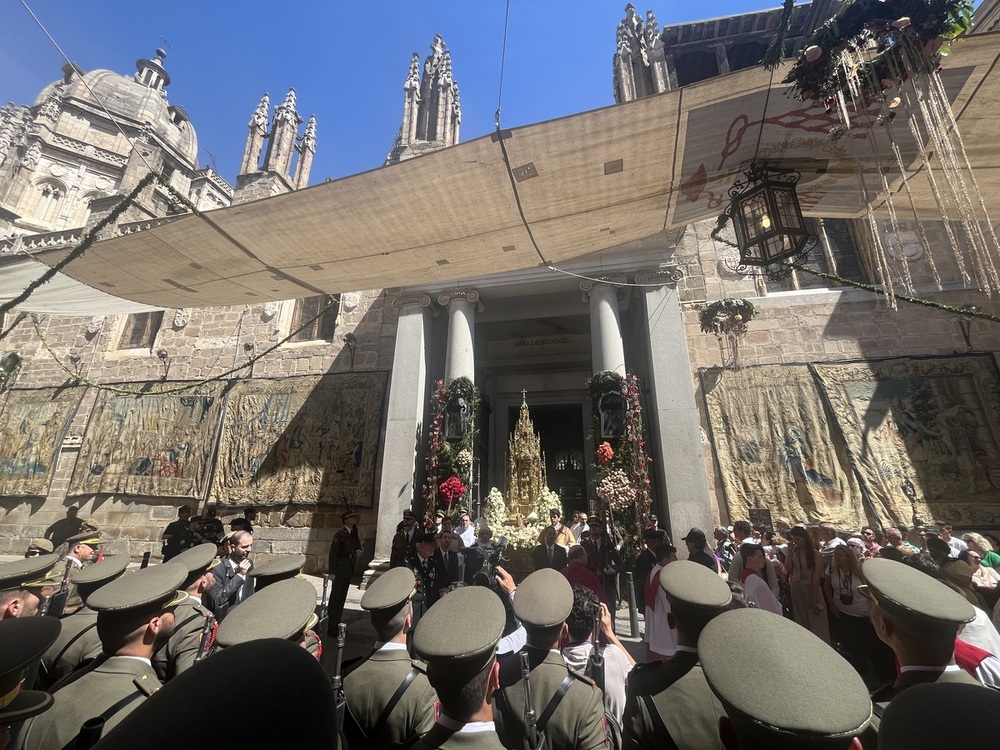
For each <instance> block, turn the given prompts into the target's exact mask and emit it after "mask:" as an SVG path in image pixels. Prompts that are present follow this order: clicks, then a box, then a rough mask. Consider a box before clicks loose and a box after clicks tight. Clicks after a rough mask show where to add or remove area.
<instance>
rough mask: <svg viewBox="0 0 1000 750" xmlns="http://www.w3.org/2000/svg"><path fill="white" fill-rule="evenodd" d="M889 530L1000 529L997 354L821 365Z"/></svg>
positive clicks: (824, 384)
mask: <svg viewBox="0 0 1000 750" xmlns="http://www.w3.org/2000/svg"><path fill="white" fill-rule="evenodd" d="M813 369H814V371H815V373H816V378H817V382H818V384H819V385H820V387H821V388H822V389H823V391H824V396H825V397H826V399H827V400H828V402H829V404H830V408H831V411H832V413H833V414H834V415H835V419H836V422H837V426H838V427H839V428H840V431H841V433H842V434H843V438H844V442H845V445H846V446H847V450H848V452H849V453H850V455H851V456H852V458H853V459H854V462H855V464H856V466H857V469H858V474H859V476H860V478H861V481H862V482H863V483H864V485H865V488H866V489H867V490H868V492H869V494H870V495H871V497H872V498H873V501H874V502H875V504H876V505H877V506H879V507H882V508H885V513H886V516H883V520H884V521H885V522H886V523H893V524H904V523H905V524H908V523H912V518H913V508H912V506H911V505H910V503H909V501H908V500H907V498H906V497H905V495H904V494H903V492H902V489H901V484H902V482H903V481H904V479H906V478H909V479H910V481H911V482H912V483H913V485H914V487H915V488H916V494H917V497H916V510H917V513H918V515H919V516H920V518H921V520H922V521H923V522H925V523H929V522H930V521H932V520H943V521H949V522H951V523H953V524H955V525H956V526H994V525H997V524H1000V432H998V431H1000V379H998V373H997V366H996V363H995V361H994V359H993V357H992V356H990V355H970V356H959V357H930V358H905V359H890V360H883V361H878V362H852V363H847V364H829V365H820V364H817V365H814V366H813Z"/></svg>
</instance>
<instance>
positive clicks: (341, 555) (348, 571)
mask: <svg viewBox="0 0 1000 750" xmlns="http://www.w3.org/2000/svg"><path fill="white" fill-rule="evenodd" d="M340 521H341V523H343V524H344V526H343V528H342V529H340V531H338V532H337V533H336V534H335V535H334V537H333V542H331V544H330V556H329V558H328V560H327V565H328V567H327V570H329V571H330V575H332V576H333V586H332V587H331V590H330V607H329V612H330V615H329V616H330V619H329V620H328V622H327V629H328V633H327V634H328V635H333V634H335V633H336V632H337V625H338V624H339V623H340V619H341V617H343V615H344V603H345V602H346V601H347V591H348V589H349V588H350V587H351V579H352V578H354V566H355V563H356V562H357V559H358V555H359V554H360V553H361V536H360V534H359V532H358V514H357V513H355V512H353V511H350V510H348V511H345V512H343V513H341V514H340Z"/></svg>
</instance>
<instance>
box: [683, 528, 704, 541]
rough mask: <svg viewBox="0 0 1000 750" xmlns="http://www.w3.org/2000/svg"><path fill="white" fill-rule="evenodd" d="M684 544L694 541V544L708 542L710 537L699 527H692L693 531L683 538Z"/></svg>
mask: <svg viewBox="0 0 1000 750" xmlns="http://www.w3.org/2000/svg"><path fill="white" fill-rule="evenodd" d="M681 541H682V542H687V541H692V542H698V541H702V542H706V541H708V537H707V536H705V532H704V531H702V530H701V529H699V528H698V527H697V526H692V527H691V530H690V531H689V532H688V533H687V536H682V537H681Z"/></svg>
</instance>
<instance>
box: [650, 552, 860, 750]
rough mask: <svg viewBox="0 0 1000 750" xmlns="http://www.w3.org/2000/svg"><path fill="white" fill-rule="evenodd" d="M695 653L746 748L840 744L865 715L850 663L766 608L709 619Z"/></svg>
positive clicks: (856, 731)
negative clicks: (807, 666) (820, 742)
mask: <svg viewBox="0 0 1000 750" xmlns="http://www.w3.org/2000/svg"><path fill="white" fill-rule="evenodd" d="M676 564H677V563H671V564H670V565H669V566H668V567H673V566H674V565H676ZM865 565H868V563H865ZM698 656H699V658H700V660H701V665H702V669H703V670H704V672H705V679H706V680H708V685H709V687H710V688H712V691H713V692H714V693H715V694H716V696H718V698H719V700H720V701H721V702H722V704H723V706H724V707H725V709H726V714H727V715H728V716H729V720H730V721H731V722H732V724H733V727H734V728H735V729H736V731H737V732H738V733H739V734H740V735H741V737H743V738H744V739H749V740H753V742H752V743H750V742H747V743H746V745H745V746H747V747H750V746H752V747H776V748H777V747H780V748H787V747H800V746H808V743H809V741H814V742H815V741H824V740H827V741H828V740H845V741H846V740H848V739H850V738H851V737H856V736H857V735H859V734H860V733H861V732H862V731H864V729H865V728H866V727H867V726H868V723H869V722H870V720H871V716H872V702H871V699H870V698H869V697H868V689H867V688H866V687H865V683H864V681H863V680H862V679H861V676H860V675H859V674H858V673H857V671H855V669H854V667H852V666H851V665H850V664H849V663H848V662H847V661H846V660H845V659H844V657H842V656H841V655H840V654H838V653H837V652H836V651H834V650H833V649H832V648H831V647H830V646H828V645H827V644H826V643H824V642H823V641H821V640H820V639H819V638H818V637H816V636H815V635H813V634H812V633H811V632H809V631H808V630H806V629H805V628H804V627H802V626H801V625H798V624H797V623H795V622H793V621H792V620H787V619H785V618H784V617H780V616H778V615H775V614H773V613H771V612H768V611H767V610H764V609H736V610H732V611H730V612H724V613H722V614H721V615H719V616H718V617H716V618H714V619H713V620H712V621H711V622H709V623H708V625H706V626H705V629H704V630H703V631H702V633H701V637H700V638H699V639H698ZM789 664H799V665H804V664H808V665H809V668H808V669H789V667H788V665H789ZM817 675H822V679H817ZM748 677H749V678H750V679H751V681H752V683H753V684H752V686H751V687H750V688H749V689H748V685H747V679H748ZM833 686H835V687H833ZM831 690H832V691H833V692H831ZM741 746H743V745H741ZM844 746H845V747H846V744H845V745H844Z"/></svg>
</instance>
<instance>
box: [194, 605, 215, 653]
mask: <svg viewBox="0 0 1000 750" xmlns="http://www.w3.org/2000/svg"><path fill="white" fill-rule="evenodd" d="M214 625H215V615H212V614H210V615H209V616H208V617H206V618H205V624H204V625H203V626H202V628H201V640H199V641H198V653H197V655H196V656H195V657H194V663H195V664H197V663H198V662H200V661H201V660H202V659H204V658H205V657H206V656H208V654H209V649H210V648H211V647H212V645H213V643H212V642H213V641H214V640H215V633H214V632H213V630H212V628H213V626H214Z"/></svg>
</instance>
